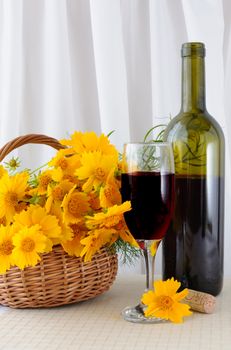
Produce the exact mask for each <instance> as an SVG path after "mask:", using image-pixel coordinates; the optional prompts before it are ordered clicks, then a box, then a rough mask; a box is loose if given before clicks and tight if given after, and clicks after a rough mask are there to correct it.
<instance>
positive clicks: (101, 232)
mask: <svg viewBox="0 0 231 350" xmlns="http://www.w3.org/2000/svg"><path fill="white" fill-rule="evenodd" d="M115 233H116V230H114V229H107V228H100V229H96V230H93V231H90V232H89V236H87V237H86V238H83V239H82V240H81V241H80V243H81V244H82V245H83V246H84V248H83V250H82V251H81V254H80V256H81V257H83V256H84V261H90V260H91V259H92V256H93V255H94V254H95V253H96V252H98V251H99V250H100V248H102V247H103V246H104V245H105V244H106V243H109V242H110V241H111V238H112V236H113V235H114V234H115Z"/></svg>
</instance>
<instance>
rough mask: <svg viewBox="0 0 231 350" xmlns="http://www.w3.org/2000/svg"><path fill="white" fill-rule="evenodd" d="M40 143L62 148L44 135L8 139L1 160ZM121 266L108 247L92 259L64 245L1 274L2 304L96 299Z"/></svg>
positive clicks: (50, 304)
mask: <svg viewBox="0 0 231 350" xmlns="http://www.w3.org/2000/svg"><path fill="white" fill-rule="evenodd" d="M27 143H39V144H46V145H49V146H52V147H53V148H55V149H61V148H63V146H62V145H61V144H60V143H59V142H58V141H57V140H56V139H53V138H51V137H48V136H45V135H37V134H30V135H26V136H21V137H18V138H16V139H14V140H12V141H10V142H8V143H7V144H6V145H5V146H4V147H3V148H2V149H0V161H2V160H3V159H4V157H5V156H6V155H7V154H8V153H10V152H11V151H12V150H13V149H15V148H18V147H20V146H22V145H24V144H27ZM117 268H118V261H117V256H116V254H112V253H111V252H109V251H108V250H107V249H106V248H103V249H101V251H100V252H99V253H97V254H95V255H94V257H93V259H92V261H91V262H83V260H82V259H81V258H76V257H71V256H69V255H68V254H67V253H65V252H64V250H63V249H62V247H61V246H55V247H53V250H52V252H50V253H47V254H42V258H41V261H40V262H39V263H38V264H37V265H36V266H35V267H27V268H25V269H24V270H20V269H19V268H18V267H12V268H11V269H10V270H8V271H7V272H6V273H5V274H0V304H1V305H5V306H10V307H12V308H38V307H54V306H59V305H64V304H72V303H76V302H79V301H83V300H87V299H90V298H94V297H95V296H97V295H99V294H101V293H103V292H105V291H106V290H108V289H109V288H110V286H111V285H112V283H113V281H114V279H115V277H116V274H117Z"/></svg>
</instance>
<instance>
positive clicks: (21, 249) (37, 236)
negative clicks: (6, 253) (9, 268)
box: [12, 225, 47, 270]
mask: <svg viewBox="0 0 231 350" xmlns="http://www.w3.org/2000/svg"><path fill="white" fill-rule="evenodd" d="M13 244H14V246H15V248H14V249H13V252H12V257H13V259H14V262H15V265H16V266H18V267H19V268H20V269H21V270H23V269H24V268H25V267H27V266H35V265H36V264H37V263H38V262H39V261H40V260H41V257H40V256H39V253H44V252H45V251H46V248H47V237H46V236H45V235H43V234H42V233H41V231H40V226H39V225H34V226H31V227H24V228H23V229H21V230H20V231H19V232H18V233H16V234H15V235H14V237H13Z"/></svg>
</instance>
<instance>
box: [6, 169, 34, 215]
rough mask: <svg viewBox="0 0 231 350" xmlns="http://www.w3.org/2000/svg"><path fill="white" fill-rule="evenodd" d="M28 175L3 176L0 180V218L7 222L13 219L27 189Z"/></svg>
mask: <svg viewBox="0 0 231 350" xmlns="http://www.w3.org/2000/svg"><path fill="white" fill-rule="evenodd" d="M27 180H28V174H27V173H26V172H24V173H19V174H16V175H14V176H9V175H8V174H7V175H4V176H3V177H2V178H1V180H0V217H1V218H2V217H4V216H5V217H6V220H7V222H10V221H11V220H12V219H13V216H14V214H15V213H16V211H17V208H18V205H19V202H20V201H22V200H23V199H24V196H25V193H26V189H27V186H28V185H27Z"/></svg>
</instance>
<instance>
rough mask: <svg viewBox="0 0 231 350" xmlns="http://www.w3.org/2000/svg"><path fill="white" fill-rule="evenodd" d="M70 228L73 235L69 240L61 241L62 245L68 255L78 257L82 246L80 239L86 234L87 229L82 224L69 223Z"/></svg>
mask: <svg viewBox="0 0 231 350" xmlns="http://www.w3.org/2000/svg"><path fill="white" fill-rule="evenodd" d="M70 228H71V230H72V232H73V234H74V236H73V238H72V239H71V240H68V241H66V242H63V243H62V247H63V249H64V250H65V252H67V253H68V254H69V255H72V256H73V255H74V256H77V257H79V256H80V253H81V251H82V249H83V248H84V245H82V244H81V243H80V241H81V239H83V238H84V237H85V236H86V234H87V232H88V231H87V230H86V227H85V226H83V225H82V224H71V225H70Z"/></svg>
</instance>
